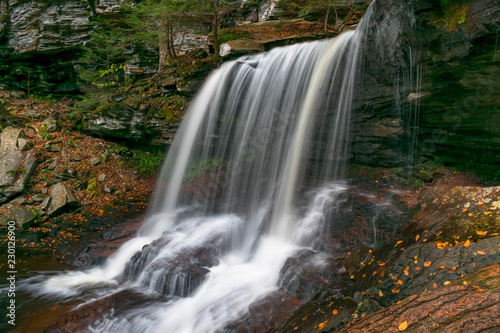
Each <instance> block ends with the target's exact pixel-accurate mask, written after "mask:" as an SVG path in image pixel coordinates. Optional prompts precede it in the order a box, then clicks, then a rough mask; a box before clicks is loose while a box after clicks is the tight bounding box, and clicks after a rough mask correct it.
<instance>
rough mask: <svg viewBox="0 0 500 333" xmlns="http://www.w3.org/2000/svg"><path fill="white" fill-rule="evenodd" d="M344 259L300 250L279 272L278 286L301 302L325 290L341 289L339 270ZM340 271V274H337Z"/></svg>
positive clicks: (341, 280)
mask: <svg viewBox="0 0 500 333" xmlns="http://www.w3.org/2000/svg"><path fill="white" fill-rule="evenodd" d="M344 260H345V257H340V258H335V257H332V256H328V255H326V254H323V253H317V252H314V251H310V250H302V251H301V252H299V253H298V254H297V255H296V256H293V257H291V258H289V259H288V260H287V261H286V263H285V265H284V267H283V268H282V269H281V272H280V282H279V284H280V286H281V288H282V289H283V290H285V291H286V292H288V293H289V294H291V295H295V296H296V297H297V298H298V299H300V300H301V301H309V300H310V298H311V297H312V296H314V295H316V294H317V293H319V292H320V291H321V290H323V289H325V288H330V289H342V288H343V287H344V285H343V276H342V273H343V272H345V270H343V271H341V268H342V266H343V264H344ZM339 271H340V272H339Z"/></svg>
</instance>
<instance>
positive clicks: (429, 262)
mask: <svg viewBox="0 0 500 333" xmlns="http://www.w3.org/2000/svg"><path fill="white" fill-rule="evenodd" d="M431 264H432V261H426V262H425V263H424V267H429V266H430V265H431Z"/></svg>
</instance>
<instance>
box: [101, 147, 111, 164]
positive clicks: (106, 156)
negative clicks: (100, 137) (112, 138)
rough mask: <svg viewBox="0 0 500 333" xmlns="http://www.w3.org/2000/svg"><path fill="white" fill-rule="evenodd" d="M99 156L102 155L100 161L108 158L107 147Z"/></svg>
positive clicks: (104, 161)
mask: <svg viewBox="0 0 500 333" xmlns="http://www.w3.org/2000/svg"><path fill="white" fill-rule="evenodd" d="M101 157H102V163H103V164H104V163H106V161H107V160H108V157H109V150H108V148H106V150H105V151H104V153H102V154H101Z"/></svg>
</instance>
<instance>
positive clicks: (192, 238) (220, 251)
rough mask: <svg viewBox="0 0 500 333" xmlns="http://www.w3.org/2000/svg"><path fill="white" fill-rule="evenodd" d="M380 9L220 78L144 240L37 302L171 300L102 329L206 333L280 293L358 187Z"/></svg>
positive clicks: (185, 129)
mask: <svg viewBox="0 0 500 333" xmlns="http://www.w3.org/2000/svg"><path fill="white" fill-rule="evenodd" d="M370 12H371V9H369V10H368V12H367V13H366V15H365V18H364V19H363V20H362V22H361V23H360V25H359V27H358V29H357V30H356V31H348V32H345V33H343V34H342V35H340V36H338V37H337V38H335V39H332V40H324V41H319V42H311V43H303V44H297V45H293V46H289V47H284V48H277V49H273V50H271V51H270V52H267V53H264V54H258V55H252V56H246V57H242V58H240V59H238V60H236V61H233V62H228V63H225V64H224V65H222V66H221V68H220V69H218V70H217V71H215V72H214V73H213V74H211V75H210V77H209V78H208V79H207V81H206V83H205V84H204V86H203V87H202V89H201V90H200V92H199V94H198V95H197V96H196V98H195V99H194V101H193V102H192V103H191V105H190V107H189V110H188V111H187V114H186V117H185V119H184V121H183V123H182V125H181V128H180V130H179V133H178V134H177V136H176V139H175V141H174V143H173V146H172V147H171V149H170V151H169V154H168V156H167V158H166V160H165V163H164V166H163V169H162V171H161V176H160V178H159V181H158V185H157V189H156V191H155V196H154V200H153V202H152V204H151V206H150V210H149V214H148V216H149V217H148V219H147V221H146V222H145V223H144V225H143V227H142V228H141V229H140V231H139V234H138V236H137V238H135V239H133V240H131V241H129V242H127V243H126V244H124V245H123V246H122V247H121V248H120V249H119V250H118V251H117V252H116V253H115V254H114V255H113V256H112V257H111V258H109V260H108V261H107V263H106V264H105V265H103V266H102V267H96V268H93V269H91V270H87V271H80V272H70V273H65V274H61V275H57V276H51V277H47V278H41V279H40V278H38V280H37V281H36V283H32V284H31V288H32V292H33V293H34V294H37V295H39V296H43V297H49V298H50V297H52V298H60V297H65V298H71V297H78V296H81V295H84V294H87V295H92V298H95V297H97V298H99V297H102V296H103V295H109V294H110V293H113V292H116V291H118V290H121V289H124V288H133V289H136V290H138V291H140V292H141V293H145V294H155V293H161V294H163V295H167V296H168V300H166V301H164V302H156V303H154V304H147V303H146V304H144V305H142V306H140V307H135V308H133V309H130V311H126V312H125V313H116V314H115V313H109V314H106V315H105V316H104V317H103V319H102V320H100V321H97V322H95V323H92V324H91V325H90V327H89V329H90V330H91V331H93V332H175V333H181V332H193V333H200V332H216V331H221V330H223V329H224V327H225V326H226V325H227V323H228V322H230V321H232V320H235V319H237V318H239V317H241V316H242V315H244V314H245V312H246V311H247V310H248V307H249V305H250V304H252V303H253V302H255V301H257V300H259V299H261V298H262V297H264V296H265V295H267V294H269V293H270V292H272V291H275V290H277V289H278V288H280V284H281V283H282V281H280V271H281V270H282V267H283V265H284V263H285V261H286V260H287V258H289V257H290V256H293V255H294V253H297V251H299V250H300V249H304V248H311V247H312V246H313V244H314V242H315V240H316V239H317V237H318V236H319V235H320V234H321V233H322V232H323V231H324V228H325V225H324V224H325V223H324V222H325V213H324V212H325V209H327V208H328V206H329V205H331V204H332V202H334V201H335V200H336V197H337V196H338V195H339V194H340V193H342V191H344V190H345V189H346V184H345V181H344V175H345V172H346V160H347V159H348V157H349V145H348V142H347V132H348V128H349V121H350V111H351V100H352V97H353V93H354V89H355V80H356V74H357V72H358V70H359V62H360V58H361V47H362V42H363V36H364V35H365V33H366V29H367V26H368V19H369V17H370ZM304 193H308V195H307V196H304V195H303V194H304ZM99 290H101V292H99ZM90 298H91V297H89V299H90Z"/></svg>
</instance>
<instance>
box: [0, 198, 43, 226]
mask: <svg viewBox="0 0 500 333" xmlns="http://www.w3.org/2000/svg"><path fill="white" fill-rule="evenodd" d="M1 215H3V216H4V217H6V218H8V219H9V220H12V221H14V222H16V225H17V226H18V227H19V228H21V229H27V228H28V227H29V226H31V224H33V222H34V221H35V220H36V218H37V217H38V212H37V211H35V210H34V209H31V208H26V207H21V206H20V205H17V204H12V203H10V204H6V205H3V206H1V207H0V216H1Z"/></svg>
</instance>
